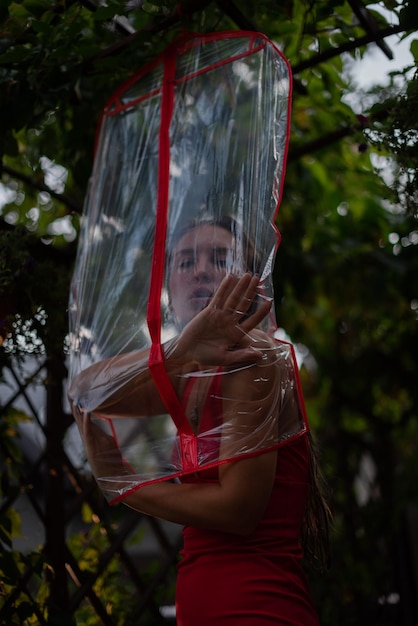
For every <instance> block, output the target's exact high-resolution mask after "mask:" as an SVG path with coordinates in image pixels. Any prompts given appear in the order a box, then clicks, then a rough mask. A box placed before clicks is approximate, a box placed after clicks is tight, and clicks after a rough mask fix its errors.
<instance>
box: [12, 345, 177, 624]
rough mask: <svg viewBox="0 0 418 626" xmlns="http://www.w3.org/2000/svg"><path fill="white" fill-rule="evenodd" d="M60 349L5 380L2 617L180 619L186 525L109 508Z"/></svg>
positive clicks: (20, 366)
mask: <svg viewBox="0 0 418 626" xmlns="http://www.w3.org/2000/svg"><path fill="white" fill-rule="evenodd" d="M65 380H66V369H65V363H64V361H63V359H62V358H61V357H57V358H47V357H45V356H39V355H38V356H28V357H25V358H24V359H23V360H20V359H19V360H16V359H14V358H10V359H7V364H6V365H5V366H3V367H2V374H1V379H0V470H1V502H0V624H2V625H3V624H4V625H6V624H7V626H10V625H11V624H19V625H26V624H28V625H29V624H59V625H60V626H65V625H66V624H78V625H85V624H86V625H87V624H91V625H97V624H106V625H108V626H113V625H120V624H123V625H124V626H129V625H130V624H132V625H137V624H138V625H144V626H148V625H150V626H151V625H154V624H175V616H174V588H175V566H176V561H177V555H178V550H179V548H180V545H181V528H180V527H179V526H176V525H174V524H168V523H165V522H161V521H160V520H157V519H154V518H149V517H147V516H142V515H140V514H138V513H136V512H135V511H132V510H130V509H128V508H127V507H125V506H124V505H117V506H115V507H110V506H109V505H108V504H107V502H106V501H105V500H104V498H103V496H102V495H101V494H100V492H99V490H98V488H97V487H96V483H95V481H94V480H93V479H92V477H91V475H90V473H89V471H88V466H87V462H86V459H85V456H84V451H83V446H82V443H81V439H80V437H79V434H78V431H77V428H76V426H75V424H74V422H73V420H72V418H71V415H70V412H69V408H68V406H67V404H66V399H65V397H66V394H65Z"/></svg>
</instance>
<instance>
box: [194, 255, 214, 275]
mask: <svg viewBox="0 0 418 626" xmlns="http://www.w3.org/2000/svg"><path fill="white" fill-rule="evenodd" d="M194 277H195V279H197V280H199V281H209V280H210V278H211V264H210V262H209V259H206V258H204V257H203V258H202V257H200V258H199V259H197V261H196V264H195V268H194Z"/></svg>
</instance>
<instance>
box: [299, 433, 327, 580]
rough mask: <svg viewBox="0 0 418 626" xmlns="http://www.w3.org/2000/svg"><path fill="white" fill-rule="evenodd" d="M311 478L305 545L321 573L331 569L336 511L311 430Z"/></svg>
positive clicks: (309, 558) (306, 554) (307, 556)
mask: <svg viewBox="0 0 418 626" xmlns="http://www.w3.org/2000/svg"><path fill="white" fill-rule="evenodd" d="M308 443H309V462H310V478H309V486H308V498H307V502H306V508H305V517H304V520H303V525H302V547H303V551H304V557H305V561H306V563H307V564H308V565H309V566H311V567H313V568H314V569H317V570H319V571H321V572H324V571H326V570H328V569H329V568H330V565H331V549H330V529H331V524H332V513H331V509H330V507H329V504H328V500H329V493H328V487H327V484H326V482H325V479H324V476H323V474H322V471H321V468H320V464H319V459H318V447H317V443H316V442H315V441H314V439H313V437H312V434H311V432H310V431H309V433H308Z"/></svg>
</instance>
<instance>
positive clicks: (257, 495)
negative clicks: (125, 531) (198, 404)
mask: <svg viewBox="0 0 418 626" xmlns="http://www.w3.org/2000/svg"><path fill="white" fill-rule="evenodd" d="M271 360H273V359H271ZM277 376H278V374H277V366H276V365H274V364H272V363H269V364H267V365H266V364H265V363H263V365H261V364H260V365H257V366H252V367H248V368H244V369H243V370H241V371H240V372H234V373H233V374H227V375H226V379H227V381H228V383H227V384H225V385H224V391H223V394H222V395H223V396H224V401H223V403H224V405H225V413H226V415H227V419H228V420H229V425H228V429H227V430H228V434H227V436H226V439H225V440H223V441H222V442H221V455H224V456H225V455H226V457H229V458H230V457H231V456H232V457H233V455H234V453H235V452H236V444H237V441H236V440H235V441H234V437H233V432H234V427H235V432H236V433H239V434H240V436H241V435H242V432H243V431H246V432H247V433H248V435H247V444H246V445H247V446H250V450H252V451H253V452H254V456H251V457H247V458H243V459H241V460H239V461H230V462H228V463H224V464H221V465H220V466H219V481H218V482H217V483H203V484H202V483H201V482H199V483H198V484H193V483H183V484H173V483H168V482H159V483H154V484H151V485H146V486H143V487H140V488H139V489H138V490H137V491H136V492H134V493H132V494H130V495H128V496H126V497H125V498H124V500H123V502H124V504H126V505H128V506H130V507H131V508H133V509H135V510H137V511H139V512H141V513H145V514H147V515H152V516H155V517H159V518H162V519H165V520H168V521H171V522H175V523H178V524H183V525H191V526H197V527H202V528H208V529H213V530H218V531H223V532H230V533H234V534H239V535H245V534H248V533H250V532H252V531H253V530H254V528H255V527H256V526H257V524H258V523H259V521H260V520H261V518H262V516H263V514H264V512H265V509H266V506H267V503H268V501H269V498H270V494H271V490H272V486H273V483H274V477H275V471H276V459H277V452H276V451H270V452H262V451H260V449H259V448H257V446H259V445H261V444H262V445H265V429H266V428H267V429H271V419H275V415H274V413H275V411H276V410H277V407H276V406H275V403H276V400H275V399H274V398H273V396H272V393H271V389H272V388H273V389H275V388H277V387H278V381H277ZM233 421H235V424H233ZM275 425H276V426H277V424H275ZM231 427H232V428H231ZM80 429H81V431H82V434H83V437H84V441H85V445H86V450H87V454H88V458H89V460H90V464H91V467H92V470H93V472H94V474H95V475H96V476H101V475H104V474H105V475H107V476H109V472H110V473H111V474H112V475H113V476H114V477H115V480H119V479H120V485H114V487H113V488H114V489H115V490H118V489H119V488H120V489H121V490H122V489H123V488H124V487H126V485H127V484H128V483H129V481H130V479H131V478H134V477H132V476H131V477H130V476H129V470H128V469H127V468H126V466H124V465H123V461H122V459H121V457H120V455H118V450H117V448H116V446H115V442H114V440H113V439H112V438H111V437H109V436H108V435H105V434H104V433H103V431H101V429H100V428H98V427H97V426H95V425H94V424H93V423H92V422H91V421H90V418H89V416H88V415H87V414H85V415H84V416H83V418H82V423H81V425H80ZM234 447H235V449H234ZM257 452H258V453H257ZM260 452H261V453H260ZM110 458H113V465H112V466H111V467H109V465H110V463H109V459H110ZM124 475H126V478H127V482H124V480H123V476H124Z"/></svg>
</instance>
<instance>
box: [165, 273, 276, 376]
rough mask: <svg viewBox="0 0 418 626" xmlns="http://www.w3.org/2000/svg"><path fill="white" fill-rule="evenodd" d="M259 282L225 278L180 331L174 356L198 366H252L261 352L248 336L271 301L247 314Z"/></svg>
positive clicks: (250, 278)
mask: <svg viewBox="0 0 418 626" xmlns="http://www.w3.org/2000/svg"><path fill="white" fill-rule="evenodd" d="M258 284H259V278H258V277H257V276H253V275H252V274H249V273H247V274H244V275H243V276H242V277H241V278H239V277H238V276H235V275H233V274H229V275H228V276H226V277H225V278H224V279H223V280H222V282H221V284H220V285H219V288H218V289H217V291H216V293H215V294H214V296H213V298H212V300H211V301H210V302H209V304H208V305H207V306H206V307H205V308H204V309H203V310H202V311H201V312H200V313H198V314H197V315H196V317H194V318H193V319H192V320H191V321H190V322H189V323H188V324H187V325H186V326H185V328H184V329H183V330H182V332H181V334H180V336H179V337H178V340H177V341H176V345H175V348H174V350H175V352H177V351H178V354H180V353H182V354H183V356H184V357H185V358H186V359H187V360H190V361H195V362H197V363H199V364H200V365H223V366H228V365H232V364H236V363H241V362H242V363H248V362H255V361H257V360H258V359H260V358H262V351H261V350H260V349H258V348H256V347H255V346H254V342H253V340H252V338H251V336H250V335H249V332H250V331H252V330H253V329H254V328H255V327H256V326H257V325H258V324H259V323H260V322H261V321H262V319H263V318H264V317H265V316H266V315H267V313H268V312H269V310H270V308H271V304H272V303H271V301H263V302H262V304H261V305H260V306H259V307H258V308H257V310H255V311H254V312H250V313H249V310H250V308H251V305H252V303H253V301H254V298H255V297H256V292H257V287H258Z"/></svg>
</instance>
